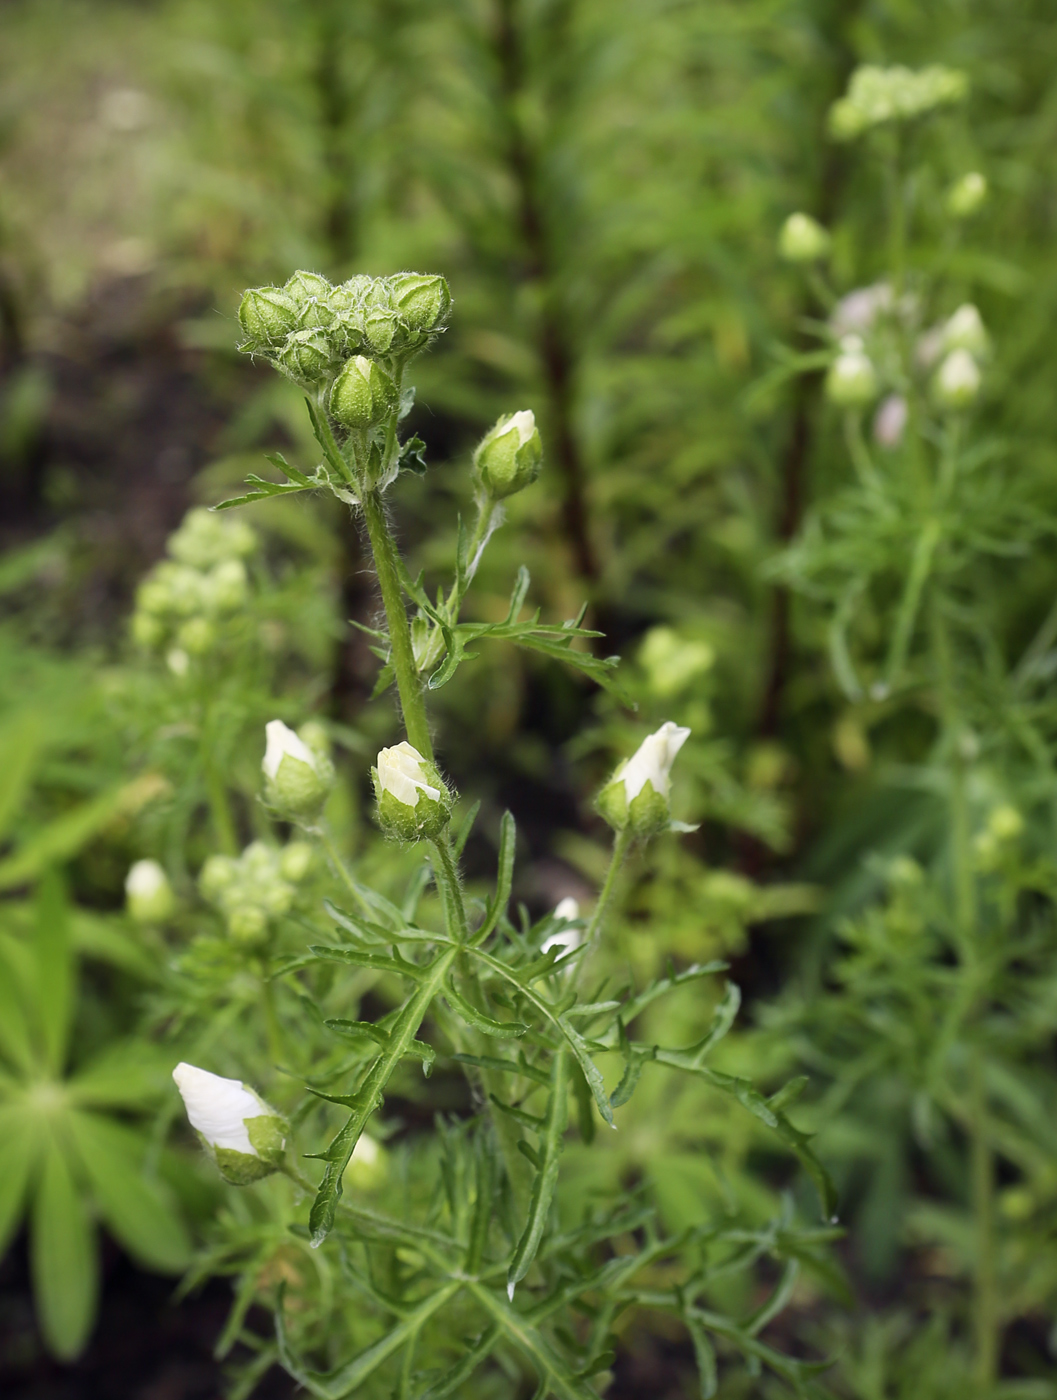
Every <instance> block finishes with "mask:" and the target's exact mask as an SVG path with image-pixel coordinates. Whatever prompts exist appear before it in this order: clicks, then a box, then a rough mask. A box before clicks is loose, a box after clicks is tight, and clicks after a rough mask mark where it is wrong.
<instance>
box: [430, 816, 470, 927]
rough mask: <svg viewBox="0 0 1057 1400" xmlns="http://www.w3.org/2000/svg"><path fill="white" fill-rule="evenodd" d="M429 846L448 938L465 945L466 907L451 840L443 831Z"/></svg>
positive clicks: (467, 925)
mask: <svg viewBox="0 0 1057 1400" xmlns="http://www.w3.org/2000/svg"><path fill="white" fill-rule="evenodd" d="M430 845H431V846H432V847H433V850H434V851H435V852H436V856H437V859H436V862H435V864H434V867H433V874H434V878H435V879H436V882H437V889H438V890H439V891H440V898H441V903H442V904H443V906H444V923H445V927H446V928H447V930H448V937H449V938H450V939H452V941H453V942H455V943H465V942H466V940H467V938H468V937H469V931H470V930H469V924H468V923H467V920H466V906H465V904H464V903H463V898H462V887H461V886H460V884H459V872H458V869H457V867H456V864H455V853H454V852H453V851H452V848H451V838H450V837H449V836H448V833H447V832H446V831H445V832H444V833H443V834H442V835H440V836H438V837H437V839H436V840H435V841H431V842H430Z"/></svg>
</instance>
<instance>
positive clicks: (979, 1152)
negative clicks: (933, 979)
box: [969, 1047, 1001, 1396]
mask: <svg viewBox="0 0 1057 1400" xmlns="http://www.w3.org/2000/svg"><path fill="white" fill-rule="evenodd" d="M969 1104H970V1114H971V1119H972V1123H971V1140H972V1158H971V1171H972V1201H973V1219H974V1222H975V1225H976V1269H975V1272H974V1285H975V1289H974V1291H975V1297H974V1299H973V1333H974V1337H975V1342H976V1358H975V1367H974V1370H975V1374H976V1383H977V1386H978V1388H979V1392H980V1395H981V1396H984V1395H986V1394H987V1393H988V1392H989V1390H990V1387H991V1386H992V1385H993V1384H994V1381H995V1377H996V1374H997V1371H998V1350H999V1342H1000V1339H1001V1325H1000V1321H999V1315H998V1283H997V1278H996V1268H995V1164H994V1154H993V1153H992V1151H991V1143H990V1138H989V1134H988V1123H987V1116H988V1115H987V1092H986V1088H985V1085H984V1057H983V1052H982V1050H981V1049H980V1048H979V1047H977V1048H976V1049H975V1050H974V1052H973V1062H972V1069H971V1081H970V1100H969Z"/></svg>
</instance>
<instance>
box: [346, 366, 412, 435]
mask: <svg viewBox="0 0 1057 1400" xmlns="http://www.w3.org/2000/svg"><path fill="white" fill-rule="evenodd" d="M396 401H397V393H396V385H395V384H394V383H393V381H392V379H391V378H390V377H389V375H388V374H386V372H385V370H384V369H382V367H381V365H379V364H377V363H376V362H375V361H374V360H368V359H367V358H366V356H364V355H354V356H353V357H352V359H351V360H346V362H345V365H344V368H343V369H342V371H341V373H340V374H339V375H338V377H337V379H335V381H334V387H333V389H331V391H330V411H331V413H332V414H333V416H334V417H335V418H336V419H337V420H338V422H339V423H340V424H341V425H342V427H345V428H373V427H375V426H376V425H377V424H378V423H382V422H384V421H385V419H386V418H387V417H388V416H389V414H390V413H392V411H393V409H394V408H395V407H396Z"/></svg>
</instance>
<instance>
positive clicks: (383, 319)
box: [363, 311, 398, 355]
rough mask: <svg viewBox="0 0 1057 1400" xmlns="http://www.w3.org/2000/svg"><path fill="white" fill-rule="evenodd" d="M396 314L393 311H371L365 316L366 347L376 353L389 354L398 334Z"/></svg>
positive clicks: (364, 334)
mask: <svg viewBox="0 0 1057 1400" xmlns="http://www.w3.org/2000/svg"><path fill="white" fill-rule="evenodd" d="M397 329H398V327H397V320H396V316H395V315H394V314H393V313H392V312H391V311H369V312H368V313H367V314H366V316H364V318H363V338H364V340H365V342H366V348H367V349H369V350H372V351H373V352H374V354H376V355H388V353H389V351H390V350H391V349H392V348H393V341H394V339H395V338H396V334H397Z"/></svg>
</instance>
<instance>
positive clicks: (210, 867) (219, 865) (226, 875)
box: [198, 856, 238, 904]
mask: <svg viewBox="0 0 1057 1400" xmlns="http://www.w3.org/2000/svg"><path fill="white" fill-rule="evenodd" d="M237 878H238V864H237V862H236V861H235V860H233V859H232V857H231V856H210V857H209V859H208V860H207V861H206V863H205V864H204V865H203V866H202V869H201V871H200V872H199V875H198V888H199V889H200V890H201V892H202V897H203V899H208V900H209V902H210V904H216V903H217V901H218V900H219V899H220V898H221V896H222V895H223V893H224V891H225V890H228V889H230V888H231V886H232V885H233V884H234V882H235V880H236V879H237Z"/></svg>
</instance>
